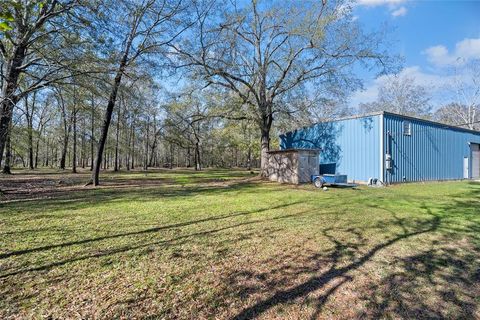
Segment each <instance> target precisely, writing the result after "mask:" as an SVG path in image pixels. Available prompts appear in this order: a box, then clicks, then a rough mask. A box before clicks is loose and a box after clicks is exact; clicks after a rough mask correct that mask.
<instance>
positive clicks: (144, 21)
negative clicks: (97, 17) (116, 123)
mask: <svg viewBox="0 0 480 320" xmlns="http://www.w3.org/2000/svg"><path fill="white" fill-rule="evenodd" d="M110 5H111V6H109V5H108V4H107V7H108V8H107V10H111V9H112V6H113V8H115V9H116V10H117V11H116V12H115V13H114V14H115V15H118V16H119V21H118V22H117V23H115V24H114V26H115V30H112V32H113V33H114V34H120V38H121V39H120V42H121V43H122V44H123V46H122V49H121V51H120V52H119V55H118V58H119V60H118V66H117V68H116V71H115V77H114V79H113V83H112V88H111V92H110V96H109V99H108V103H107V108H106V110H105V115H104V117H103V124H102V130H101V135H100V139H99V142H98V149H97V155H96V159H95V165H94V170H93V172H92V179H91V181H90V182H88V183H87V184H92V183H93V184H94V185H98V184H99V174H100V166H101V164H102V156H103V152H104V148H105V143H106V140H107V136H108V129H109V127H110V122H111V118H112V113H113V110H114V108H115V104H116V100H117V94H118V90H119V88H120V85H121V82H122V77H123V76H124V74H125V73H126V72H127V69H128V67H129V66H131V65H133V64H134V63H135V62H138V60H139V59H140V58H142V57H143V56H145V55H148V54H154V53H156V54H162V53H164V52H163V51H162V50H163V48H164V47H165V46H166V45H167V44H169V43H171V42H173V41H175V39H176V38H177V37H178V36H179V35H180V34H181V33H182V32H183V31H184V30H186V29H187V27H188V24H186V25H185V24H182V23H179V20H180V19H179V15H180V14H181V13H183V12H184V10H185V5H184V4H183V2H182V1H181V0H177V1H169V0H162V1H160V0H144V1H141V2H139V1H134V0H131V1H130V0H123V1H115V2H114V3H111V4H110ZM110 13H111V12H110ZM125 13H126V15H127V16H126V17H125ZM110 18H111V16H110ZM177 19H178V20H177ZM122 32H124V33H122Z"/></svg>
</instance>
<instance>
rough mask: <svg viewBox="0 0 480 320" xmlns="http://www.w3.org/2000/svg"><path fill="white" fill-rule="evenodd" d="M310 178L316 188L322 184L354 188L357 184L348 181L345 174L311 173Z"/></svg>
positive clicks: (322, 185)
mask: <svg viewBox="0 0 480 320" xmlns="http://www.w3.org/2000/svg"><path fill="white" fill-rule="evenodd" d="M311 180H312V182H313V185H314V186H315V187H317V188H322V187H324V186H331V187H343V188H354V187H356V186H357V185H356V184H355V183H348V182H347V175H344V174H322V175H312V176H311Z"/></svg>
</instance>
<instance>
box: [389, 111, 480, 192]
mask: <svg viewBox="0 0 480 320" xmlns="http://www.w3.org/2000/svg"><path fill="white" fill-rule="evenodd" d="M404 121H409V122H410V123H411V126H412V135H411V136H405V135H404V133H403V122H404ZM387 132H390V133H391V137H392V138H391V142H390V143H391V153H392V159H393V170H392V171H391V172H390V171H388V170H387V171H386V179H387V182H393V183H395V182H402V181H404V178H405V181H425V180H449V179H462V178H463V162H464V160H463V158H464V157H468V158H470V159H471V154H470V147H469V143H480V133H479V134H475V133H472V132H467V131H464V130H459V129H453V128H446V127H445V126H444V125H441V124H434V123H430V122H426V121H422V120H414V119H405V118H403V117H402V116H396V115H391V114H385V116H384V134H385V136H384V150H387V143H389V139H388V135H387ZM470 161H471V160H470ZM470 168H471V163H470Z"/></svg>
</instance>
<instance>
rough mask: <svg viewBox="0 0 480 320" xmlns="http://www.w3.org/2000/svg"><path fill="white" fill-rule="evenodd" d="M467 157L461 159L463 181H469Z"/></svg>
mask: <svg viewBox="0 0 480 320" xmlns="http://www.w3.org/2000/svg"><path fill="white" fill-rule="evenodd" d="M468 159H469V158H468V157H465V158H463V179H470V171H469V169H468V162H469V161H468Z"/></svg>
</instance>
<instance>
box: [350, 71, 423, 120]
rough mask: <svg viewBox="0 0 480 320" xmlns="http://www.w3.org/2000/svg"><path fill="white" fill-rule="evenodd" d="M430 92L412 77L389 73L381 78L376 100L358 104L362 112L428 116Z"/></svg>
mask: <svg viewBox="0 0 480 320" xmlns="http://www.w3.org/2000/svg"><path fill="white" fill-rule="evenodd" d="M430 99H431V97H430V92H429V90H428V88H427V87H426V86H423V85H420V84H417V83H416V81H415V78H414V77H411V76H404V75H398V74H395V75H390V76H386V77H384V78H383V83H382V85H381V86H380V87H379V90H378V97H377V100H376V101H374V102H370V103H363V104H360V106H359V110H360V112H362V113H369V112H376V111H390V112H394V113H398V114H403V115H407V116H417V117H423V118H428V117H430V112H431V109H432V106H431V103H430Z"/></svg>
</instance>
